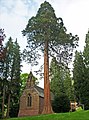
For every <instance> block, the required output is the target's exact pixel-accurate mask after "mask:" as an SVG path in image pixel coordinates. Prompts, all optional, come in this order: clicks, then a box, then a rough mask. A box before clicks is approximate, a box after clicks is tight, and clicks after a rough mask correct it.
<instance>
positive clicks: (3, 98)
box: [2, 85, 5, 118]
mask: <svg viewBox="0 0 89 120" xmlns="http://www.w3.org/2000/svg"><path fill="white" fill-rule="evenodd" d="M4 101H5V85H4V86H3V96H2V118H4Z"/></svg>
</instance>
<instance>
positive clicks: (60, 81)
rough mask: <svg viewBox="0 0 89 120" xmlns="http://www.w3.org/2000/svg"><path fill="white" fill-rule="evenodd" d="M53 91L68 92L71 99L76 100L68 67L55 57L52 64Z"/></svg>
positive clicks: (57, 93)
mask: <svg viewBox="0 0 89 120" xmlns="http://www.w3.org/2000/svg"><path fill="white" fill-rule="evenodd" d="M50 78H51V84H50V86H51V91H52V92H53V93H54V95H60V94H64V93H65V94H66V95H67V96H68V98H69V100H74V96H73V85H72V79H71V77H70V72H69V70H68V68H66V67H65V66H63V65H62V64H59V63H58V62H57V61H56V58H53V59H52V61H51V65H50Z"/></svg>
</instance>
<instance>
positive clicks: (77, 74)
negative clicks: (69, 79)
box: [73, 51, 85, 102]
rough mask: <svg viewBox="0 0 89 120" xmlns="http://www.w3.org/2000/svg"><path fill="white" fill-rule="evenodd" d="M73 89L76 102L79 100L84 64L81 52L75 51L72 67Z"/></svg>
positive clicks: (83, 76)
mask: <svg viewBox="0 0 89 120" xmlns="http://www.w3.org/2000/svg"><path fill="white" fill-rule="evenodd" d="M73 80H74V91H75V97H76V100H77V102H81V96H82V94H83V89H85V88H83V84H84V81H85V64H84V61H83V55H82V53H81V52H78V51H76V53H75V60H74V69H73Z"/></svg>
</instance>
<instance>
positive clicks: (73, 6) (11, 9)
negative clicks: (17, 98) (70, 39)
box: [0, 0, 89, 72]
mask: <svg viewBox="0 0 89 120" xmlns="http://www.w3.org/2000/svg"><path fill="white" fill-rule="evenodd" d="M44 1H45V0H0V28H4V30H5V34H6V39H5V41H7V40H8V38H9V37H10V36H11V37H12V38H13V40H15V39H16V38H17V40H18V43H19V45H20V46H21V50H23V49H24V48H25V46H26V38H24V37H23V36H22V33H21V31H22V30H23V29H24V28H25V26H26V24H27V22H28V20H29V19H30V18H31V17H32V16H35V15H36V13H37V10H38V8H39V7H40V4H41V3H42V2H44ZM47 1H48V2H49V3H50V4H51V5H52V7H53V8H54V10H55V13H56V16H57V17H62V19H63V21H64V25H65V27H66V28H67V30H68V32H71V33H73V35H75V34H77V35H78V36H79V38H80V41H79V50H83V46H84V42H85V36H86V34H87V32H88V28H89V0H47ZM23 65H24V67H23V69H22V70H23V72H29V67H28V65H26V64H23Z"/></svg>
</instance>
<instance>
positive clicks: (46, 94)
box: [42, 41, 53, 114]
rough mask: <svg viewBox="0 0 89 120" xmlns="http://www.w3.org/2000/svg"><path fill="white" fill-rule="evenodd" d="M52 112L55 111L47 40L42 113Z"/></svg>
mask: <svg viewBox="0 0 89 120" xmlns="http://www.w3.org/2000/svg"><path fill="white" fill-rule="evenodd" d="M50 113H53V111H52V107H51V96H50V81H49V57H48V41H46V42H45V49H44V108H43V111H42V114H50Z"/></svg>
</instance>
